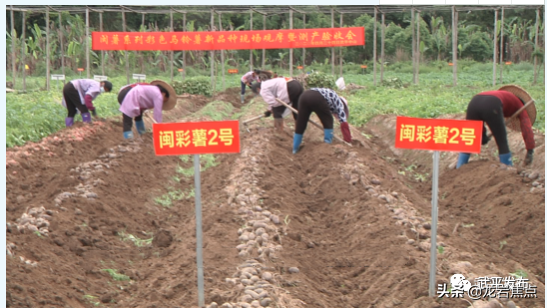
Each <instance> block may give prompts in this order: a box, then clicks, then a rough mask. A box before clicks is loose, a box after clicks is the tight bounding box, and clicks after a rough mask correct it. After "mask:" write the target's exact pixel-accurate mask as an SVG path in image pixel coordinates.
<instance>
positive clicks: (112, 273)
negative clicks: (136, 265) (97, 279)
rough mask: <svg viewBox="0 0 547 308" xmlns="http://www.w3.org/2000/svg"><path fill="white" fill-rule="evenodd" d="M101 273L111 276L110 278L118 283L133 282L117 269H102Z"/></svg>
mask: <svg viewBox="0 0 547 308" xmlns="http://www.w3.org/2000/svg"><path fill="white" fill-rule="evenodd" d="M101 271H103V272H107V273H108V274H110V277H112V279H114V280H116V281H128V280H131V279H130V278H129V276H127V275H124V274H120V273H118V272H117V271H116V270H115V269H102V270H101Z"/></svg>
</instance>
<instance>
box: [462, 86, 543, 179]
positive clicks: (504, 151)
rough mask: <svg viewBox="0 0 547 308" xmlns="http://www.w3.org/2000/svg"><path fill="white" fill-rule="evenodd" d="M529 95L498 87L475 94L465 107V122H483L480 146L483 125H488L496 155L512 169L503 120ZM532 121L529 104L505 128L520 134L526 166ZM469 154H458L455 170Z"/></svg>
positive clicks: (514, 88) (529, 158)
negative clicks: (496, 146)
mask: <svg viewBox="0 0 547 308" xmlns="http://www.w3.org/2000/svg"><path fill="white" fill-rule="evenodd" d="M531 100H532V98H531V97H530V95H529V94H528V93H527V92H526V91H524V89H522V88H520V87H518V86H515V85H509V86H504V87H501V88H500V89H499V90H496V91H487V92H482V93H479V94H477V95H476V96H475V97H473V99H471V102H469V105H468V106H467V116H466V119H467V120H480V121H484V124H483V129H482V144H483V145H485V144H487V143H488V141H489V138H488V136H487V135H486V127H485V126H484V125H485V124H486V125H488V127H489V128H490V131H491V132H492V135H493V136H494V139H495V140H496V144H497V145H498V153H499V158H500V162H502V163H504V164H506V165H508V166H513V162H512V161H511V152H510V151H509V143H508V141H507V131H506V129H505V120H504V117H505V118H509V117H511V116H512V115H513V114H515V112H517V111H518V110H519V109H520V108H522V107H523V106H524V105H525V104H526V103H528V102H529V101H531ZM535 119H536V107H535V106H534V104H533V103H532V104H529V105H528V106H527V108H526V109H525V110H523V111H522V112H521V113H520V114H519V115H518V116H517V117H516V118H515V119H511V120H509V121H508V122H507V126H509V127H510V128H513V129H514V130H517V131H518V130H520V131H521V132H522V137H523V138H524V143H525V145H526V150H527V153H526V158H525V160H524V163H525V164H526V165H528V164H530V163H532V160H533V158H534V148H535V146H536V144H535V141H534V132H533V131H532V125H533V124H534V121H535ZM470 155H471V154H469V153H460V154H459V156H458V162H457V165H456V169H457V168H460V167H461V166H462V165H464V164H467V162H468V161H469V156H470Z"/></svg>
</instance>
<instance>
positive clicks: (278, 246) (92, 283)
mask: <svg viewBox="0 0 547 308" xmlns="http://www.w3.org/2000/svg"><path fill="white" fill-rule="evenodd" d="M239 99H240V98H239V91H238V89H230V90H228V91H226V92H224V93H220V94H219V95H217V96H216V97H215V98H205V97H201V96H191V97H188V98H185V99H183V100H181V101H179V104H178V105H177V107H176V109H175V110H174V111H172V112H170V113H169V114H166V115H165V118H166V120H165V121H179V120H184V118H185V117H186V116H188V115H190V114H191V113H193V112H196V111H198V110H199V109H200V108H201V107H203V106H204V105H206V104H207V103H208V102H210V101H212V100H223V101H228V102H230V103H232V105H233V106H234V107H236V108H239V107H241V104H240V102H239ZM247 100H250V98H248V99H247ZM247 103H248V101H247ZM247 116H249V115H247ZM393 119H394V117H380V118H377V119H375V120H374V121H372V122H371V124H370V125H369V126H367V127H366V128H364V129H363V131H364V132H366V133H367V134H368V135H369V137H370V139H366V138H360V139H362V140H363V141H362V142H361V143H354V146H353V147H351V148H349V147H347V146H345V145H341V144H333V145H327V144H324V143H323V142H321V141H322V132H321V131H319V130H316V129H315V128H313V127H312V126H309V127H308V129H307V131H306V134H305V137H304V146H303V148H302V150H301V151H300V152H299V153H298V154H297V155H293V154H292V153H291V146H292V138H291V134H290V133H288V131H289V129H288V128H287V134H277V133H275V132H273V131H272V128H271V126H273V124H272V123H270V122H271V121H264V122H265V123H266V125H267V127H264V126H261V125H254V126H253V127H252V130H251V133H244V134H242V152H241V153H240V154H232V155H215V162H216V163H218V164H217V165H216V166H210V165H208V166H206V165H205V162H204V161H205V159H202V168H203V169H205V170H204V171H202V173H201V184H202V186H201V189H202V202H203V232H204V248H203V255H204V276H205V302H206V303H207V305H209V304H211V303H212V302H216V303H218V306H221V305H222V304H224V303H232V304H234V305H233V307H242V305H239V306H238V305H235V303H242V302H243V301H246V300H248V298H246V297H245V295H244V292H245V289H244V287H243V284H241V281H240V280H238V279H240V274H241V273H242V268H244V265H245V264H249V262H250V261H249V260H253V262H259V264H260V266H258V265H257V266H255V267H256V268H257V270H258V271H259V272H262V277H264V273H265V272H266V271H267V272H269V273H271V274H272V276H273V277H272V279H269V280H268V279H266V278H264V279H266V280H268V281H270V282H271V284H270V285H268V286H269V288H270V289H268V290H267V291H268V294H269V295H268V298H270V299H271V303H270V304H269V307H396V306H397V307H416V308H417V307H426V308H427V307H468V306H469V303H468V302H466V301H464V300H462V299H450V298H449V299H447V298H444V299H435V298H430V297H428V277H429V247H430V244H429V241H430V238H429V237H430V231H429V228H428V223H429V222H430V217H431V176H430V173H431V171H430V168H431V167H430V164H431V155H423V154H424V153H423V152H422V153H421V156H420V157H416V156H407V155H404V154H402V153H401V152H397V151H393V150H392V149H390V146H389V145H390V144H392V143H393V140H392V139H390V138H391V137H390V136H389V134H383V132H384V130H382V129H381V128H382V127H383V126H382V125H387V124H385V123H388V122H391V121H393ZM147 121H148V120H147ZM288 122H292V120H289V121H288ZM382 123H384V124H382ZM147 125H148V126H149V127H150V123H148V122H147ZM336 133H338V132H336ZM338 135H340V134H338ZM537 140H538V149H541V148H542V147H544V144H543V140H544V139H543V136H538V138H537ZM512 149H513V148H512ZM514 151H515V150H514ZM7 156H8V160H7V162H6V163H7V164H6V166H7V176H6V182H7V184H6V185H7V186H6V188H7V192H6V195H7V196H6V203H7V207H6V215H7V222H8V223H9V225H8V230H7V236H6V239H7V242H8V248H9V250H10V253H11V255H10V256H8V257H7V263H6V266H7V271H6V275H7V279H6V284H7V296H6V303H7V305H8V306H9V307H96V306H99V307H146V308H152V307H158V308H159V307H197V297H198V294H197V293H198V292H197V269H196V249H195V245H196V241H195V235H196V230H195V212H194V198H193V196H192V194H191V192H192V190H193V187H194V182H193V177H192V176H191V175H190V176H185V175H184V174H183V173H182V172H177V170H178V171H181V168H185V169H188V170H189V168H192V159H191V157H190V160H188V161H183V160H181V159H180V158H179V157H157V156H155V153H154V149H153V145H152V137H151V135H150V134H146V135H145V136H144V137H143V138H142V139H140V140H134V141H126V140H124V139H123V137H122V134H121V125H120V122H119V119H113V120H108V121H105V122H99V123H95V124H94V125H93V126H85V125H82V124H79V125H76V126H75V127H73V128H70V129H64V130H62V131H60V132H58V133H56V134H54V135H53V136H50V137H48V138H47V139H46V140H43V141H42V142H41V143H39V144H28V145H26V146H24V147H22V148H17V149H10V150H8V153H7ZM540 156H543V154H540V153H536V162H535V163H534V165H533V166H532V167H531V168H528V169H523V168H519V169H518V170H514V169H509V170H507V169H502V168H500V166H499V164H498V162H497V161H496V159H495V157H493V156H492V155H487V154H485V155H482V156H481V157H480V159H476V158H475V159H473V160H472V161H471V162H470V163H469V164H468V165H466V166H464V167H462V168H460V169H458V170H454V169H449V168H447V166H448V165H449V164H450V163H451V162H452V161H451V159H452V160H453V157H448V156H446V155H445V156H443V165H442V166H443V167H442V168H441V177H440V179H439V230H438V239H437V242H438V244H439V245H442V246H443V249H442V250H443V252H442V253H440V254H439V255H438V259H437V283H449V278H450V276H451V275H452V274H454V273H461V274H464V275H465V276H466V278H468V279H472V278H476V277H481V276H483V277H484V276H487V275H488V276H500V277H507V276H509V275H510V273H515V272H517V271H518V270H523V271H525V272H526V273H527V274H528V278H529V279H530V283H531V284H532V285H535V286H537V298H532V299H514V301H515V302H516V304H517V305H519V306H520V307H544V301H545V287H544V280H545V266H544V261H545V221H544V217H545V208H544V204H545V193H544V159H543V157H541V158H540ZM412 165H414V167H411V166H412ZM403 173H404V174H403ZM426 173H427V174H426ZM523 175H524V176H523ZM175 177H176V178H175ZM169 192H171V193H172V195H173V194H175V192H178V193H179V195H180V193H182V194H183V196H182V197H181V198H177V199H180V200H174V201H172V203H171V204H166V203H165V202H163V201H158V200H159V199H158V197H162V196H163V197H165V196H167V195H169ZM163 200H164V199H163ZM162 202H163V205H162V204H161V203H162ZM41 206H43V207H44V208H45V210H49V211H52V212H51V215H50V216H51V220H50V224H49V227H48V232H47V233H46V232H44V234H40V235H39V233H36V232H31V231H29V230H28V229H25V230H24V231H23V233H21V232H19V231H18V229H17V227H16V225H17V223H16V221H17V220H18V219H20V218H21V216H22V215H23V213H25V212H27V211H29V209H31V208H34V207H38V208H39V207H41ZM267 213H269V214H271V215H269V214H267ZM264 216H265V217H269V220H268V221H271V222H272V223H271V224H269V225H268V226H267V227H266V228H265V229H266V231H267V232H268V233H269V240H268V244H267V245H266V244H264V245H263V246H261V247H258V248H259V249H255V248H256V247H254V248H253V249H249V250H248V253H244V252H238V249H236V246H238V245H240V244H242V243H244V242H242V240H241V237H240V234H239V233H241V231H244V230H247V229H249V228H250V229H251V230H252V229H253V228H252V226H253V223H254V224H255V229H256V226H258V225H257V223H256V221H258V219H259V217H264ZM274 216H275V219H274ZM276 219H278V220H276ZM238 231H239V233H238ZM130 235H131V236H133V238H139V239H141V240H146V239H151V238H152V237H153V240H152V241H151V242H146V241H145V242H142V241H141V242H137V244H139V245H136V244H135V243H134V242H132V241H131V240H130V239H129V238H130V237H131V236H130ZM266 250H267V253H266ZM21 257H22V259H21ZM25 261H28V262H25ZM292 267H296V268H298V270H299V271H298V273H291V271H293V270H292V269H291V270H289V268H292ZM107 269H111V270H115V271H116V273H118V274H122V275H111V274H109V272H108V271H105V270H107ZM111 272H112V271H111ZM123 275H125V276H123ZM114 278H118V279H122V280H116V279H114ZM227 278H229V279H228V281H227V280H226V279H227ZM232 278H235V280H234V281H232V280H231V279H232ZM124 279H126V280H124ZM232 282H233V283H232ZM249 302H250V300H249ZM475 304H478V303H475ZM225 307H227V306H225ZM504 307H505V306H504Z"/></svg>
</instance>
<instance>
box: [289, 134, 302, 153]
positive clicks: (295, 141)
mask: <svg viewBox="0 0 547 308" xmlns="http://www.w3.org/2000/svg"><path fill="white" fill-rule="evenodd" d="M302 137H303V136H302V134H294V137H293V141H292V153H293V154H296V152H298V148H300V144H301V143H302Z"/></svg>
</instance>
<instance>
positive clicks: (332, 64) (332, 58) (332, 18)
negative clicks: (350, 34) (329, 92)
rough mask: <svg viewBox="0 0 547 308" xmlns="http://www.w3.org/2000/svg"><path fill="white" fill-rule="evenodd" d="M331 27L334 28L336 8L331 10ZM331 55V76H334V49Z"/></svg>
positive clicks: (332, 48) (331, 50)
mask: <svg viewBox="0 0 547 308" xmlns="http://www.w3.org/2000/svg"><path fill="white" fill-rule="evenodd" d="M330 27H331V28H334V8H331V9H330ZM330 54H331V60H330V62H331V74H332V75H333V76H334V47H331V49H330Z"/></svg>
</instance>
